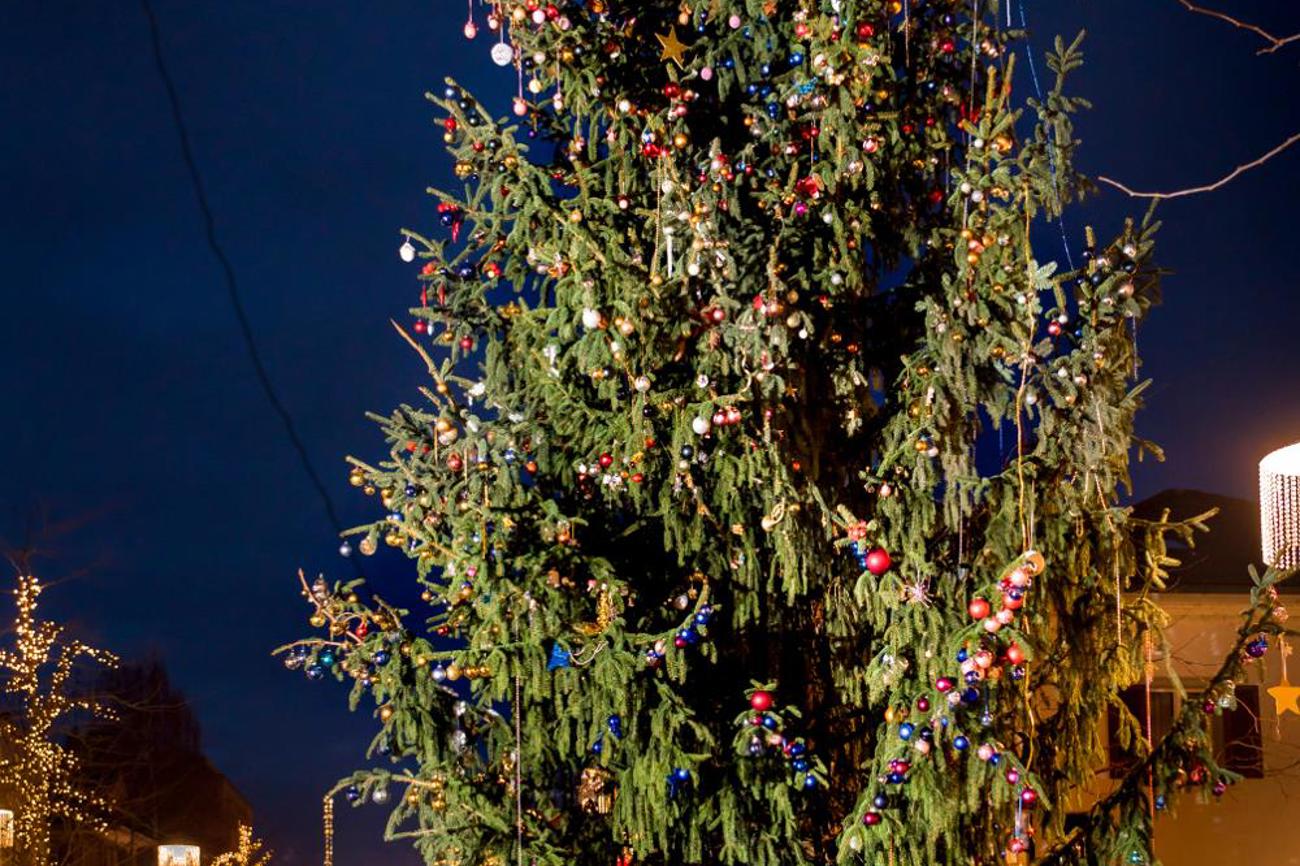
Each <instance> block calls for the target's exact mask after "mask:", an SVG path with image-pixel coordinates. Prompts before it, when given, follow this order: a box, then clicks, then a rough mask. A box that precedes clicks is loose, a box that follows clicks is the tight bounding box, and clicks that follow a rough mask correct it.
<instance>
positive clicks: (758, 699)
mask: <svg viewBox="0 0 1300 866" xmlns="http://www.w3.org/2000/svg"><path fill="white" fill-rule="evenodd" d="M749 705H750V706H751V707H753V708H754V712H756V713H765V712H767V711H768V710H770V709H772V693H771V692H765V691H763V690H761V689H760V690H759V691H756V692H754V693H753V694H752V695H750V696H749Z"/></svg>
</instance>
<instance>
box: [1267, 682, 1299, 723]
mask: <svg viewBox="0 0 1300 866" xmlns="http://www.w3.org/2000/svg"><path fill="white" fill-rule="evenodd" d="M1268 694H1269V697H1271V698H1272V699H1273V701H1274V702H1275V703H1276V704H1277V714H1278V715H1279V716H1281V715H1282V714H1283V713H1295V714H1296V715H1297V716H1300V686H1293V685H1291V684H1290V683H1288V682H1287V681H1286V680H1283V681H1282V682H1280V683H1278V684H1277V685H1275V686H1273V688H1271V689H1269V690H1268Z"/></svg>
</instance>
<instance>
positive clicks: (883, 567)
mask: <svg viewBox="0 0 1300 866" xmlns="http://www.w3.org/2000/svg"><path fill="white" fill-rule="evenodd" d="M893 564H894V561H893V560H892V559H890V558H889V551H887V550H885V549H884V548H883V547H875V548H872V549H871V551H870V552H869V553H867V571H869V572H871V573H872V574H874V575H875V576H876V577H880V575H882V574H884V573H885V572H886V571H889V567H890V566H891V565H893Z"/></svg>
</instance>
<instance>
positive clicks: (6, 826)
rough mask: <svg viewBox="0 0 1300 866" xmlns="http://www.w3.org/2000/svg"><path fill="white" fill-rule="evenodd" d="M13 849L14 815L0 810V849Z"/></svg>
mask: <svg viewBox="0 0 1300 866" xmlns="http://www.w3.org/2000/svg"><path fill="white" fill-rule="evenodd" d="M12 847H14V813H13V812H11V811H10V810H8V809H0V848H12Z"/></svg>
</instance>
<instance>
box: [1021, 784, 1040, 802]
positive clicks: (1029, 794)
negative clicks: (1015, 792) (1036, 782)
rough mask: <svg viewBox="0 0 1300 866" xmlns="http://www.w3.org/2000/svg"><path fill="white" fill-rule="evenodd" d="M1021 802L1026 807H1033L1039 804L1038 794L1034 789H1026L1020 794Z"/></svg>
mask: <svg viewBox="0 0 1300 866" xmlns="http://www.w3.org/2000/svg"><path fill="white" fill-rule="evenodd" d="M1020 802H1021V803H1024V804H1025V805H1026V806H1032V805H1034V804H1035V803H1037V802H1038V792H1037V791H1035V790H1034V789H1033V788H1026V789H1025V790H1023V791H1021V792H1020Z"/></svg>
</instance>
